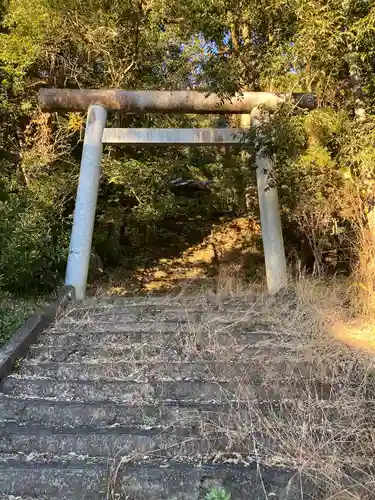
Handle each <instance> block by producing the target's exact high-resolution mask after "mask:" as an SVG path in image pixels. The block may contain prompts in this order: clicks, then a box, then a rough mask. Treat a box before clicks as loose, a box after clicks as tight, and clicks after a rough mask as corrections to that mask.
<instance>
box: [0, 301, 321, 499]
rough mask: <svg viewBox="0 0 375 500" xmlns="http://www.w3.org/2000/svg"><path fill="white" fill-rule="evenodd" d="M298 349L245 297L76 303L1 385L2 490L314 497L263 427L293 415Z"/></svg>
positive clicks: (44, 495)
mask: <svg viewBox="0 0 375 500" xmlns="http://www.w3.org/2000/svg"><path fill="white" fill-rule="evenodd" d="M290 349H291V345H290V344H289V343H288V342H287V341H286V340H285V339H284V338H283V337H282V336H280V335H279V333H278V332H277V328H275V326H270V325H261V324H259V322H254V320H253V319H252V312H251V307H250V305H249V304H247V303H245V302H244V303H240V302H238V301H227V302H225V303H220V304H219V305H218V304H216V303H215V302H214V301H213V303H212V304H211V305H209V306H208V305H207V304H206V303H205V304H199V303H197V302H196V301H195V302H189V300H186V301H185V302H184V303H183V302H182V301H181V300H178V299H171V298H169V299H163V298H143V299H130V298H121V299H120V298H116V299H102V300H99V299H98V300H91V301H90V300H87V301H85V302H83V303H80V304H77V305H74V306H71V308H69V309H68V310H67V311H66V312H65V313H64V315H62V316H61V317H60V318H59V319H58V320H57V321H56V323H55V324H54V326H53V327H52V328H50V329H49V330H48V331H46V332H44V333H43V334H41V336H40V338H39V340H38V342H37V343H36V344H34V345H32V346H31V348H30V351H29V355H28V356H27V358H25V359H23V360H20V362H19V363H18V364H17V366H16V367H15V371H14V372H13V374H11V375H10V376H9V377H7V378H6V379H5V380H4V381H3V383H2V385H1V388H0V390H1V393H0V416H1V423H0V425H1V433H0V499H7V500H10V499H15V498H17V499H18V498H19V499H22V500H26V499H27V500H31V499H34V500H36V499H38V500H42V499H48V500H52V499H53V500H55V499H56V500H57V499H59V500H83V499H90V500H103V499H111V500H114V499H124V500H125V499H129V500H141V499H142V500H148V499H154V500H161V499H165V500H177V499H178V500H203V499H205V498H209V497H210V495H211V497H210V498H213V499H214V500H216V499H218V500H220V499H224V498H229V497H228V496H227V497H226V496H225V494H227V495H230V498H231V500H245V499H246V500H248V499H253V500H260V499H262V500H266V499H271V500H296V499H302V498H303V499H308V498H313V496H309V494H308V485H303V487H302V485H301V482H300V481H301V480H300V478H299V477H298V475H297V474H296V472H295V471H293V470H292V469H291V468H290V467H289V466H288V464H285V463H283V462H282V460H280V459H279V460H277V459H276V458H275V457H278V456H279V457H280V450H279V443H277V442H276V441H273V440H272V439H270V437H269V436H267V435H266V434H265V433H264V432H261V431H260V426H259V425H258V424H259V422H260V419H264V418H267V415H278V418H284V419H285V421H286V422H288V418H289V411H290V408H289V406H290V405H293V404H294V401H295V398H297V397H298V391H299V386H298V377H297V378H296V380H297V382H296V383H295V384H290V383H288V384H286V385H285V387H284V389H283V391H282V392H280V391H279V390H278V389H277V388H276V389H275V387H269V386H268V385H267V381H266V374H267V373H268V368H267V370H265V369H264V367H265V366H267V367H269V366H271V365H272V369H273V370H276V371H279V372H280V381H279V382H280V387H281V386H282V384H283V377H284V376H287V375H288V373H287V372H288V364H287V363H286V362H285V358H284V357H283V354H284V353H286V352H288V351H290ZM299 369H300V370H301V372H300V373H301V377H303V370H304V367H303V366H302V365H301V366H300V367H299ZM316 390H317V392H319V397H321V396H322V395H323V396H324V393H325V391H326V390H329V388H326V387H324V384H321V385H320V386H317V389H316ZM220 492H221V495H224V496H220ZM215 495H216V496H215ZM218 495H219V496H218ZM314 498H315V497H314Z"/></svg>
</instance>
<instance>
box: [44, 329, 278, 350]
mask: <svg viewBox="0 0 375 500" xmlns="http://www.w3.org/2000/svg"><path fill="white" fill-rule="evenodd" d="M112 327H113V325H107V328H108V329H111V328H112ZM286 340H287V339H286ZM280 341H281V339H279V338H278V336H277V335H276V334H273V333H270V332H266V331H259V330H258V331H256V330H255V331H252V330H251V331H250V330H249V331H242V332H230V331H227V330H225V331H217V332H203V331H202V332H194V331H183V330H182V331H180V330H175V331H173V332H159V331H148V332H147V331H146V332H145V331H141V330H139V331H137V329H134V330H133V331H130V332H120V331H119V330H115V331H104V330H103V331H98V330H96V328H94V329H93V330H91V329H88V330H85V331H81V330H80V331H69V333H66V332H64V331H56V332H53V333H47V334H45V335H42V336H41V337H40V338H39V342H38V344H37V345H38V346H39V347H40V346H48V347H49V346H54V347H70V346H71V345H72V344H82V345H83V346H90V347H96V346H98V347H100V346H103V347H104V346H108V347H110V346H111V345H112V346H113V345H115V346H116V347H117V346H123V347H127V346H128V347H129V346H133V345H139V344H148V345H149V346H151V345H155V346H158V347H162V346H173V345H178V346H181V347H182V346H184V345H188V346H189V345H191V344H193V345H194V344H197V343H200V344H201V345H202V347H203V346H204V345H205V344H207V347H209V346H210V345H211V344H213V343H217V344H218V346H219V347H221V348H222V347H226V346H232V345H236V344H243V345H259V346H260V347H261V346H264V345H271V346H272V345H273V344H275V343H276V342H278V343H279V342H280Z"/></svg>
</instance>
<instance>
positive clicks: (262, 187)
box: [251, 109, 288, 294]
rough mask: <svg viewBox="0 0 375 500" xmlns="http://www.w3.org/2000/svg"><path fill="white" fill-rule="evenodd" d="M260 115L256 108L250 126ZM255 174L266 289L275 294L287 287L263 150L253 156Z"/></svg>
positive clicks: (273, 192) (272, 190)
mask: <svg viewBox="0 0 375 500" xmlns="http://www.w3.org/2000/svg"><path fill="white" fill-rule="evenodd" d="M261 123H262V115H261V113H260V111H259V110H258V109H254V110H253V111H252V113H251V125H252V126H254V127H259V126H260V125H261ZM256 174H257V185H258V198H259V209H260V223H261V227H262V240H263V249H264V258H265V264H266V276H267V288H268V291H269V293H271V294H275V293H276V292H278V291H279V290H281V289H282V288H284V287H286V286H287V282H288V280H287V269H286V260H285V252H284V242H283V234H282V229H281V218H280V209H279V200H278V195H277V188H276V186H274V185H273V182H272V180H273V179H272V174H273V163H272V160H271V158H269V157H267V156H266V155H265V154H264V153H263V152H262V151H260V152H258V154H257V157H256Z"/></svg>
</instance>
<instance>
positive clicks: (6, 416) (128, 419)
mask: <svg viewBox="0 0 375 500" xmlns="http://www.w3.org/2000/svg"><path fill="white" fill-rule="evenodd" d="M293 413H294V414H299V415H304V414H307V413H309V415H311V416H314V417H316V419H319V418H323V417H325V418H327V416H332V417H337V408H336V407H335V406H334V405H333V404H332V405H330V402H324V401H322V402H321V403H320V405H318V404H317V403H315V404H314V405H310V404H309V403H308V402H304V401H299V400H295V401H294V400H291V401H286V402H279V401H259V400H254V401H248V402H246V403H243V404H240V403H239V404H238V403H230V404H225V403H223V404H204V403H201V404H194V403H190V404H165V403H164V402H163V401H162V400H161V401H158V402H157V403H155V404H142V405H133V404H127V403H122V404H121V403H119V404H115V403H112V402H108V401H107V402H106V401H104V402H97V401H93V402H89V403H75V402H70V403H69V402H66V401H46V400H45V399H35V398H34V399H30V398H17V397H14V396H7V395H2V396H0V415H1V418H2V422H9V423H11V422H12V423H17V422H18V423H19V424H20V425H23V424H31V425H40V426H41V427H58V426H59V425H62V424H63V425H64V426H65V427H83V426H85V425H92V426H96V427H99V428H100V427H109V426H116V425H117V426H122V427H126V426H128V427H131V426H137V427H146V428H162V427H168V426H171V425H174V426H185V427H194V426H199V425H201V424H202V422H210V423H211V424H213V425H217V426H218V429H219V428H220V427H223V426H224V427H228V428H236V427H238V425H239V423H240V424H241V425H242V424H245V423H246V422H247V421H249V419H251V420H252V421H256V420H257V418H263V417H267V416H270V415H271V416H275V417H277V418H283V419H285V420H286V421H288V420H289V419H290V415H292V414H293Z"/></svg>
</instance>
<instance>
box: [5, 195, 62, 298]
mask: <svg viewBox="0 0 375 500" xmlns="http://www.w3.org/2000/svg"><path fill="white" fill-rule="evenodd" d="M0 213H1V218H0V248H1V252H0V290H3V291H6V292H9V293H12V294H16V295H20V294H27V293H35V292H43V293H45V292H49V291H51V290H53V289H54V287H55V286H56V285H57V283H58V281H59V278H60V275H61V272H62V270H63V268H64V266H65V261H66V251H67V246H66V241H65V240H66V237H65V231H64V229H63V228H62V227H61V225H60V224H59V223H56V220H54V219H55V217H54V216H55V215H56V214H53V213H51V212H50V211H49V210H48V209H47V208H46V207H44V206H43V205H41V204H40V203H36V202H34V201H32V200H29V199H27V198H23V197H22V196H19V195H12V196H11V197H8V198H7V199H5V200H3V201H0Z"/></svg>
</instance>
